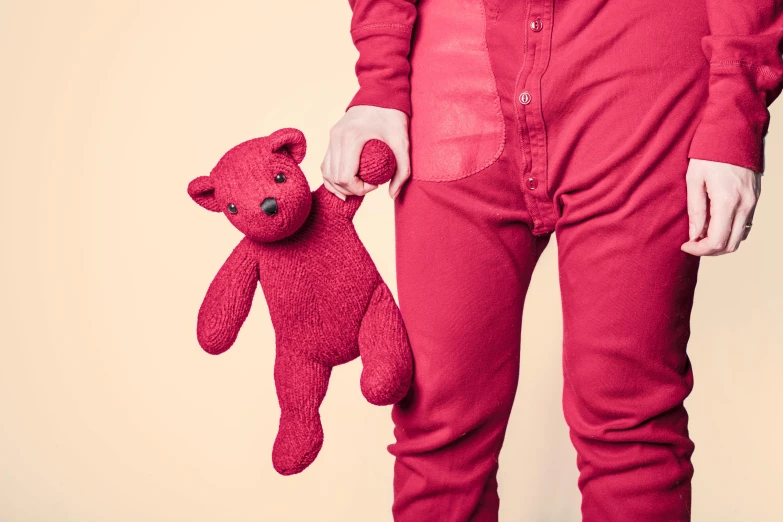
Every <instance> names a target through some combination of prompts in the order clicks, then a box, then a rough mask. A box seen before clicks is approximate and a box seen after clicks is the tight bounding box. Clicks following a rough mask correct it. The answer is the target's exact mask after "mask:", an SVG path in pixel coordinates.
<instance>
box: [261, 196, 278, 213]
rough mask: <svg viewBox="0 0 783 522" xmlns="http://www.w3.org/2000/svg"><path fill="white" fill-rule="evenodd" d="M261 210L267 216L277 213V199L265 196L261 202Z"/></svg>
mask: <svg viewBox="0 0 783 522" xmlns="http://www.w3.org/2000/svg"><path fill="white" fill-rule="evenodd" d="M261 210H263V211H264V214H266V215H267V216H274V215H275V214H277V200H276V199H275V198H266V199H265V200H264V201H262V202H261Z"/></svg>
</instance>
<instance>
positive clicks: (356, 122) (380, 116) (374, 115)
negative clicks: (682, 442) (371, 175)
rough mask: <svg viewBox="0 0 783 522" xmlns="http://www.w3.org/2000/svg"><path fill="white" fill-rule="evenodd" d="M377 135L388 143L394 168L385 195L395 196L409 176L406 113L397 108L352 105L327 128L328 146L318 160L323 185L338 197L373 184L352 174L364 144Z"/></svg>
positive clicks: (364, 190)
mask: <svg viewBox="0 0 783 522" xmlns="http://www.w3.org/2000/svg"><path fill="white" fill-rule="evenodd" d="M374 138H375V139H379V140H382V141H383V142H385V143H386V144H387V145H388V146H389V147H391V149H392V152H394V157H395V159H396V160H397V170H396V171H395V173H394V176H393V177H392V180H391V183H389V195H390V196H391V197H392V198H395V197H397V194H398V193H399V191H400V187H402V185H403V184H404V183H405V181H406V180H407V179H408V177H410V172H411V168H410V155H409V152H408V151H409V147H408V143H409V142H408V115H407V114H405V113H404V112H402V111H398V110H397V109H387V108H385V107H375V106H372V105H355V106H353V107H351V108H349V109H348V110H347V111H346V112H345V115H343V117H342V118H340V120H339V121H338V122H337V123H336V124H335V125H334V126H333V127H332V128H331V130H330V131H329V146H328V148H327V149H326V156H325V157H324V160H323V162H322V163H321V173H322V174H323V178H324V186H325V187H326V189H327V190H328V191H329V192H331V193H333V194H335V195H336V196H337V197H339V198H340V199H343V200H345V198H346V196H352V195H353V196H363V195H364V194H366V193H368V192H370V191H372V190H375V189H376V188H377V185H372V184H370V183H365V182H364V181H362V180H361V179H359V178H358V177H357V176H356V174H357V172H358V170H359V156H360V155H361V152H362V147H364V144H365V143H366V142H367V141H369V140H371V139H374Z"/></svg>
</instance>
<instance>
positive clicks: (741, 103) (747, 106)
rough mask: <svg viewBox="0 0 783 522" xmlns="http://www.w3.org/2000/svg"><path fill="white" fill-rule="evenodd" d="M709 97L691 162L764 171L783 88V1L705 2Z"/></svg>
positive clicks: (720, 0) (728, 0)
mask: <svg viewBox="0 0 783 522" xmlns="http://www.w3.org/2000/svg"><path fill="white" fill-rule="evenodd" d="M706 4H707V10H708V17H709V25H710V35H708V36H705V37H704V39H703V40H702V48H703V49H704V53H705V55H706V57H707V59H708V60H709V62H710V78H709V95H708V98H707V102H706V105H705V108H704V112H703V114H702V119H701V121H700V123H699V125H698V127H697V130H696V133H695V135H694V137H693V141H692V142H691V147H690V150H689V154H688V155H689V157H691V158H698V159H706V160H712V161H719V162H722V163H730V164H734V165H738V166H741V167H746V168H749V169H752V170H755V171H757V172H762V171H763V170H764V137H765V135H766V133H767V129H768V126H769V111H768V107H769V105H770V104H771V103H772V102H773V101H774V100H775V99H776V98H777V97H778V95H779V94H780V92H781V88H783V59H782V58H781V53H782V52H783V0H706Z"/></svg>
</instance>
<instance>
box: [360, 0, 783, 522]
mask: <svg viewBox="0 0 783 522" xmlns="http://www.w3.org/2000/svg"><path fill="white" fill-rule="evenodd" d="M351 4H352V7H353V9H354V17H353V22H352V35H353V38H354V42H355V44H356V46H357V48H358V49H359V52H360V57H359V61H358V62H357V74H358V77H359V82H360V85H361V88H360V90H359V92H358V93H357V94H356V96H355V97H354V99H353V101H352V102H351V105H376V106H383V107H391V108H396V109H399V110H402V111H404V112H406V113H407V114H409V115H410V116H411V120H410V138H411V159H412V177H411V179H410V180H409V181H408V182H407V183H406V184H405V185H404V187H403V189H402V192H401V194H400V196H399V197H398V198H397V200H396V202H395V219H396V248H397V278H398V279H397V282H398V295H399V303H400V308H401V310H402V315H403V318H404V320H405V324H406V327H407V329H408V335H409V337H410V341H411V346H412V348H413V352H414V361H415V362H414V364H415V371H414V384H413V387H412V389H411V391H410V393H409V394H408V396H407V397H406V398H405V399H404V400H403V401H402V402H400V403H399V404H397V405H395V406H394V408H393V411H392V416H393V420H394V423H395V437H396V442H395V443H394V444H392V445H391V446H390V448H389V450H390V451H391V452H392V454H394V455H395V456H396V461H395V478H394V493H395V496H394V505H393V513H394V517H395V520H397V521H402V522H427V521H438V522H458V521H460V522H461V521H495V520H497V516H498V502H499V500H498V495H497V482H496V473H497V468H498V455H499V452H500V449H501V446H502V443H503V437H504V434H505V429H506V424H507V421H508V417H509V414H510V411H511V407H512V402H513V398H514V394H515V391H516V386H517V379H518V370H519V361H520V329H521V321H522V309H523V303H524V299H525V294H526V291H527V287H528V283H529V281H530V277H531V274H532V272H533V269H534V267H535V264H536V261H537V259H538V257H539V255H540V254H541V252H542V251H543V249H544V248H545V247H546V245H547V243H548V242H549V239H550V236H551V234H552V232H554V233H555V236H556V240H557V244H558V252H559V259H558V262H559V271H560V292H561V297H562V307H563V319H564V332H563V376H564V387H563V411H564V415H565V420H566V422H567V424H568V426H569V429H570V435H571V440H572V441H573V444H574V447H575V448H576V450H577V454H578V457H577V462H576V464H577V466H578V468H579V471H580V476H579V483H578V485H579V488H580V490H581V492H582V497H583V502H582V513H583V517H584V518H583V519H584V520H585V521H588V522H642V521H644V522H649V521H656V522H657V521H688V520H690V505H691V477H692V475H693V467H692V465H691V461H690V457H691V454H692V453H693V450H694V444H693V442H692V441H691V439H690V438H689V436H688V427H687V425H688V415H687V412H686V410H685V408H684V407H683V400H684V399H685V398H686V397H687V396H688V394H689V393H690V391H691V389H692V386H693V373H692V369H691V366H690V362H689V359H688V356H687V353H686V346H687V342H688V337H689V334H690V330H689V318H690V312H691V306H692V303H693V294H694V288H695V285H696V278H697V271H698V264H699V258H697V257H693V256H690V255H688V254H685V253H684V252H682V251H681V250H680V245H681V244H682V243H684V242H686V241H687V240H688V213H687V204H686V186H685V172H686V168H687V165H688V158H701V159H709V160H714V161H722V162H725V163H733V164H736V165H740V166H744V167H747V168H751V169H754V170H756V171H762V170H763V150H764V143H763V138H764V136H765V134H766V130H767V125H768V121H769V114H768V112H767V107H768V105H769V104H770V103H771V102H772V101H773V100H774V99H775V97H777V95H778V94H779V93H780V90H781V85H782V84H783V82H781V77H783V63H782V62H781V57H780V52H781V46H782V45H783V44H781V40H782V38H783V23H782V22H781V10H783V2H781V1H780V0H765V1H762V0H757V1H755V2H751V1H748V0H742V1H740V0H722V1H719V0H707V1H706V2H704V1H702V2H683V1H681V0H660V1H658V2H647V1H641V0H638V1H634V0H627V1H614V2H612V1H599V0H593V1H579V2H577V1H561V2H549V1H542V0H530V1H528V2H525V1H521V0H518V1H513V0H494V1H493V0H484V1H482V0H423V1H420V2H418V3H416V4H415V5H414V3H413V2H410V1H404V0H386V1H380V0H376V1H370V0H355V1H352V2H351Z"/></svg>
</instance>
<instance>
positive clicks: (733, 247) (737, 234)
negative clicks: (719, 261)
mask: <svg viewBox="0 0 783 522" xmlns="http://www.w3.org/2000/svg"><path fill="white" fill-rule="evenodd" d="M749 216H750V212H749V210H748V209H747V208H743V206H742V205H740V207H739V208H738V209H737V212H736V213H735V214H734V223H733V224H732V227H731V235H730V236H729V242H728V244H727V245H726V252H727V253H728V252H736V251H737V249H738V248H739V247H740V242H741V241H742V240H743V239H745V231H746V230H747V229H746V228H745V225H746V224H747V223H748V222H749V221H750V218H749Z"/></svg>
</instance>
